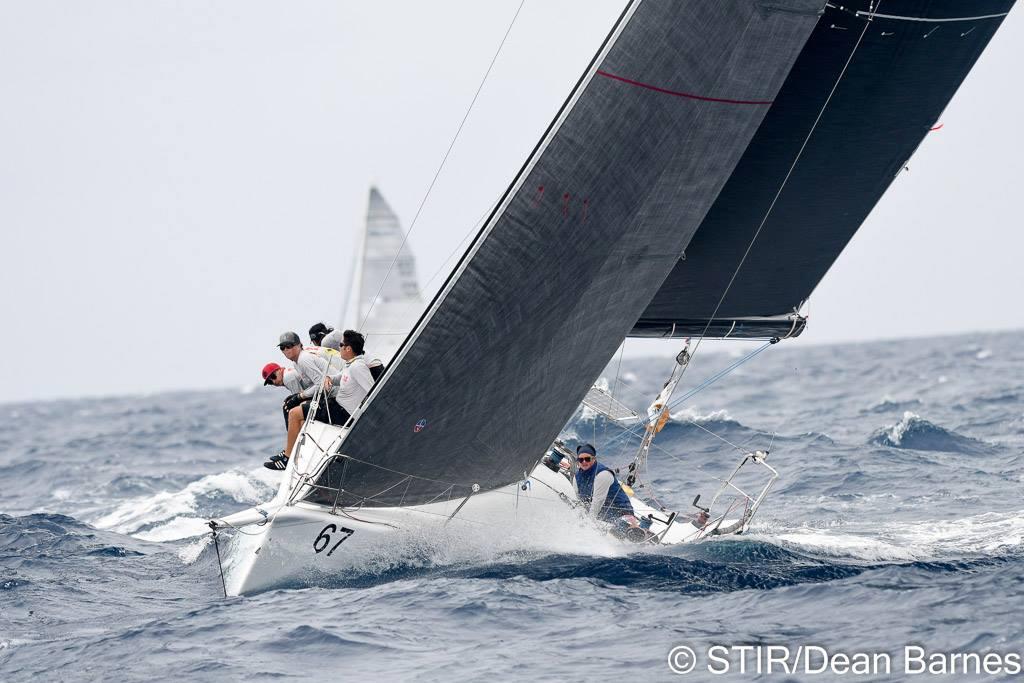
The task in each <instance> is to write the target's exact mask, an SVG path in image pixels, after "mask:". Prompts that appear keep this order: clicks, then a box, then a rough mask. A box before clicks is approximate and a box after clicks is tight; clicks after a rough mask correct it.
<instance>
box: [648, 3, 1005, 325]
mask: <svg viewBox="0 0 1024 683" xmlns="http://www.w3.org/2000/svg"><path fill="white" fill-rule="evenodd" d="M840 4H841V5H842V7H839V6H838V5H840ZM872 5H873V7H874V11H871V10H872ZM1012 5H1013V0H972V1H971V2H963V1H962V0H881V2H877V1H876V2H874V3H872V2H870V1H869V0H845V1H844V2H843V3H829V5H828V7H827V8H826V13H825V16H824V17H822V19H821V20H820V21H819V22H818V25H817V26H816V27H815V29H814V32H813V33H812V34H811V37H810V39H809V40H808V41H807V44H806V45H805V46H804V48H803V50H802V52H801V53H800V57H799V59H797V61H796V64H794V65H793V69H792V71H791V72H790V74H789V77H788V78H787V79H786V82H785V83H784V84H783V86H782V89H781V90H780V91H779V94H778V96H777V97H776V98H775V102H774V104H772V107H771V109H770V110H769V112H768V114H767V115H766V116H765V119H764V121H763V123H762V124H761V127H760V128H759V129H758V131H757V134H756V135H755V136H754V139H753V140H752V141H751V143H750V146H749V147H748V148H747V151H746V152H745V153H744V155H743V158H742V159H741V160H740V163H739V165H738V166H737V167H736V170H735V172H734V173H733V174H732V176H731V177H730V178H729V182H728V183H726V185H725V187H724V188H723V190H722V192H721V194H719V195H718V199H717V200H716V201H715V203H714V205H713V206H712V207H711V210H710V211H709V212H708V215H707V217H706V218H705V219H704V222H703V223H702V224H701V226H700V228H699V229H698V230H697V234H696V235H695V236H694V238H693V240H691V242H690V244H689V246H687V247H686V251H685V254H684V255H683V257H682V258H681V260H680V262H679V263H678V264H677V265H676V267H675V268H674V269H673V270H672V274H671V275H669V277H668V279H667V280H666V281H665V283H664V284H663V285H662V287H661V289H660V290H659V291H658V294H657V296H655V297H654V299H653V300H652V301H651V303H650V305H649V306H648V307H647V309H646V310H645V311H644V313H643V315H642V316H641V317H640V319H639V320H638V321H637V323H636V325H635V326H634V328H633V330H632V332H631V333H630V334H631V336H640V337H667V336H675V337H686V336H697V335H702V334H704V333H705V330H706V336H709V337H726V336H729V337H773V336H781V337H786V336H794V335H796V334H799V333H800V332H801V331H802V329H803V326H804V320H803V319H802V318H799V317H797V316H795V315H793V313H794V311H796V310H797V309H798V308H799V307H800V306H801V305H802V303H803V302H804V301H806V300H807V298H808V297H809V296H810V294H811V291H812V290H813V289H814V288H815V287H816V286H817V284H818V282H819V281H820V280H821V278H822V277H824V275H825V272H826V271H827V270H828V269H829V268H830V267H831V265H832V263H833V262H834V261H835V260H836V258H837V257H838V256H839V252H840V251H842V249H843V248H844V247H845V246H846V244H847V242H849V240H850V239H851V238H852V237H853V234H854V233H855V232H856V231H857V229H858V228H859V227H860V225H861V223H863V221H864V219H865V218H867V216H868V213H870V211H871V209H872V208H874V206H875V204H876V203H877V202H878V200H879V199H880V198H881V196H882V194H883V193H884V192H885V190H886V189H887V188H888V187H889V185H890V183H892V181H893V180H894V179H895V177H896V176H897V174H898V173H899V172H900V171H901V169H903V167H904V164H906V162H907V160H908V159H909V158H910V156H911V154H913V153H914V150H915V149H917V146H918V145H919V144H920V143H921V141H922V140H923V139H924V137H925V136H926V135H928V133H929V130H930V129H931V128H932V127H933V126H934V125H935V123H936V120H937V119H938V118H939V116H940V115H941V114H942V111H943V109H944V108H945V107H946V105H947V104H948V103H949V101H950V99H951V98H952V97H953V94H954V93H955V92H956V90H957V88H958V87H959V86H960V83H962V82H963V80H964V78H965V77H966V76H967V73H968V71H970V70H971V67H972V66H973V65H974V63H975V61H976V60H977V59H978V56H979V55H980V54H981V51H982V50H983V49H984V48H985V45H986V44H987V43H988V41H989V39H990V38H991V37H992V35H993V34H994V33H995V31H996V29H997V28H998V27H999V25H1000V23H1001V22H1002V19H1003V16H1004V15H1005V14H1006V13H1007V12H1008V11H1009V10H1010V8H1011V7H1012ZM755 238H756V239H755ZM748 247H749V248H750V251H749V253H746V252H747V249H748ZM741 262H742V264H743V266H742V268H739V266H740V263H741ZM737 269H738V271H737ZM734 273H736V275H735V280H734V281H732V282H731V286H730V281H731V278H732V277H733V274H734ZM726 290H728V293H727V294H725V296H724V298H723V294H724V293H726ZM720 301H721V305H720V306H719V302H720ZM712 318H714V319H713V320H712Z"/></svg>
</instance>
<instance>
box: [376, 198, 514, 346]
mask: <svg viewBox="0 0 1024 683" xmlns="http://www.w3.org/2000/svg"><path fill="white" fill-rule="evenodd" d="M493 210H494V204H491V205H490V207H488V209H487V210H486V211H485V212H484V214H483V215H482V216H480V218H479V220H477V222H476V223H474V224H473V227H472V228H470V229H469V232H467V233H466V236H465V237H463V238H462V241H461V242H459V243H458V244H457V245H455V249H453V250H452V253H450V254H448V257H447V258H446V259H445V260H444V261H442V262H441V267H440V268H438V269H437V270H436V271H435V272H434V274H433V275H431V276H430V279H429V280H427V283H426V284H425V285H423V291H426V290H427V288H429V287H430V283H431V282H433V281H434V280H436V279H437V276H438V275H440V274H441V273H442V272H444V269H445V266H447V265H448V262H449V261H451V260H452V257H453V256H455V255H456V254H458V253H460V252H462V251H464V249H463V248H462V245H463V244H465V243H466V241H467V240H469V239H470V238H471V237H472V236H473V235H475V234H476V233H477V232H479V230H480V226H481V225H482V224H483V222H484V221H485V220H487V217H488V216H489V215H490V214H491V211H493ZM378 334H380V333H379V332H378ZM395 334H398V333H397V332H396V333H395ZM401 334H403V335H407V334H408V332H402V333H401Z"/></svg>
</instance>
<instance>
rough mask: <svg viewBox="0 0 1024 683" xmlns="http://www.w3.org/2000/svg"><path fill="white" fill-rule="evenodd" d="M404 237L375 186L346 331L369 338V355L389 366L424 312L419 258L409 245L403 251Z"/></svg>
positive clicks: (352, 287)
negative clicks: (416, 257) (358, 332)
mask: <svg viewBox="0 0 1024 683" xmlns="http://www.w3.org/2000/svg"><path fill="white" fill-rule="evenodd" d="M403 239H405V233H404V232H403V231H402V226H401V224H400V223H399V221H398V216H396V215H395V212H394V211H392V210H391V207H390V206H388V203H387V202H386V201H385V200H384V197H383V195H381V193H380V191H379V190H378V189H377V188H376V187H371V188H370V200H369V204H368V206H367V209H366V225H365V226H364V229H363V232H362V234H361V236H360V240H359V247H358V249H357V251H356V259H355V267H354V269H353V274H352V286H351V288H350V290H349V296H348V301H347V302H346V308H345V315H344V316H343V318H342V319H343V320H344V323H345V328H346V329H356V330H359V331H360V332H362V333H363V334H364V335H366V353H367V355H368V356H370V357H373V358H379V359H380V360H382V361H384V362H385V363H387V362H389V361H390V360H391V358H392V356H394V354H395V351H397V350H398V347H399V345H400V344H401V343H402V340H403V339H405V337H406V335H408V334H409V330H411V329H412V326H413V325H414V324H415V323H416V320H417V318H419V316H420V313H422V311H423V297H422V296H421V295H420V287H419V282H418V281H417V278H416V259H415V258H414V257H413V255H412V252H411V251H410V250H409V245H408V244H406V245H405V248H404V249H403V248H402V240H403ZM399 250H401V253H400V254H399ZM396 254H398V259H397V260H396V259H395V255H396ZM392 264H394V265H393V266H392ZM389 270H390V271H391V273H390V275H388V271H389Z"/></svg>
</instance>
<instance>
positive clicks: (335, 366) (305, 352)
mask: <svg viewBox="0 0 1024 683" xmlns="http://www.w3.org/2000/svg"><path fill="white" fill-rule="evenodd" d="M344 365H345V361H344V360H343V359H342V357H341V355H340V354H339V353H338V352H337V351H335V350H333V349H325V348H322V347H320V346H307V347H305V348H304V349H302V351H300V352H299V358H298V360H296V361H295V371H296V372H297V373H298V375H299V378H300V381H301V383H302V387H303V389H302V391H301V392H299V393H300V394H302V397H303V398H313V394H315V393H316V388H317V386H319V385H320V383H321V382H323V378H324V377H331V378H332V379H333V378H334V377H336V376H339V375H340V374H341V371H342V369H343V367H344ZM334 384H335V386H332V387H331V390H330V392H329V393H330V395H331V396H334V395H335V394H336V393H337V389H336V388H335V387H336V385H337V382H335V383H334Z"/></svg>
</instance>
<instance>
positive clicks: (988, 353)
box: [974, 349, 992, 360]
mask: <svg viewBox="0 0 1024 683" xmlns="http://www.w3.org/2000/svg"><path fill="white" fill-rule="evenodd" d="M974 357H975V358H977V359H978V360H985V359H986V358H991V357H992V350H991V349H982V350H981V351H978V352H977V353H976V354H974Z"/></svg>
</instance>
